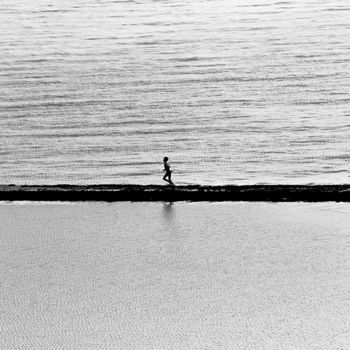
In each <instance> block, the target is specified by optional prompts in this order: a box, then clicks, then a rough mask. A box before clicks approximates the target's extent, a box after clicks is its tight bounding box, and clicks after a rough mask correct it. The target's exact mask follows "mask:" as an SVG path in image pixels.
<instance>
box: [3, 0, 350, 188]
mask: <svg viewBox="0 0 350 350" xmlns="http://www.w3.org/2000/svg"><path fill="white" fill-rule="evenodd" d="M349 16H350V7H349V3H348V0H305V1H298V0H292V1H288V2H283V1H282V2H281V1H272V0H250V1H246V0H237V1H231V0H209V1H204V0H192V1H179V0H174V1H150V0H140V1H109V0H99V1H97V0H92V1H90V0H89V1H87V0H77V1H74V3H73V2H71V1H68V0H60V1H58V0H53V1H50V2H47V1H45V0H36V1H24V0H13V1H11V2H8V1H7V2H5V1H2V2H1V3H0V32H1V51H0V86H1V94H0V115H1V118H0V141H1V142H0V156H1V172H0V182H1V183H18V184H21V183H28V184H29V183H37V184H51V183H140V184H147V183H161V177H162V169H161V168H162V167H161V162H162V159H163V157H164V156H165V155H167V156H169V157H170V158H171V159H172V165H173V170H174V174H173V176H174V180H175V182H177V183H183V184H186V183H202V184H225V183H238V184H239V183H241V184H243V183H261V182H265V183H266V182H268V183H296V182H299V183H311V182H313V183H341V182H348V178H347V174H348V166H347V164H348V161H349V155H348V149H349V123H348V119H349V111H348V105H349V102H350V94H349V86H350V75H349V71H350V69H349V68H350V67H349V62H350V58H349V52H350V51H349V36H350V27H349V20H348V19H349Z"/></svg>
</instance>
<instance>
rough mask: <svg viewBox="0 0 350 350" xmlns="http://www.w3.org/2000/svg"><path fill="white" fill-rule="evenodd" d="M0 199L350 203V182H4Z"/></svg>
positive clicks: (0, 191) (1, 186) (0, 187)
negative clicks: (159, 183) (165, 184)
mask: <svg viewBox="0 0 350 350" xmlns="http://www.w3.org/2000/svg"><path fill="white" fill-rule="evenodd" d="M0 200H1V201H72V202H78V201H105V202H118V201H135V202H136V201H138V202H139V201H171V202H175V201H212V202H218V201H272V202H297V201H305V202H324V201H338V202H350V185H247V186H235V185H225V186H200V185H189V186H176V187H170V186H160V185H109V184H108V185H64V184H62V185H50V186H42V185H40V186H29V185H28V186H27V185H0Z"/></svg>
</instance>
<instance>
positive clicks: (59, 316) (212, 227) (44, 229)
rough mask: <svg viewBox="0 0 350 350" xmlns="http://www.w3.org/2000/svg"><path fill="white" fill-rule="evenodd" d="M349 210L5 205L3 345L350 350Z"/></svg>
mask: <svg viewBox="0 0 350 350" xmlns="http://www.w3.org/2000/svg"><path fill="white" fill-rule="evenodd" d="M349 209H350V205H349V204H348V203H345V204H344V203H342V204H339V203H338V204H334V203H333V204H332V203H322V204H306V203H283V204H281V203H279V204H268V203H218V204H214V203H176V204H174V205H173V206H167V205H165V204H162V203H113V204H92V203H79V204H63V203H61V204H57V203H56V204H51V205H50V204H47V203H45V204H42V203H36V204H35V203H21V204H18V203H11V204H8V203H0V222H1V228H2V229H1V231H0V240H1V248H0V249H1V254H0V273H1V288H0V310H1V312H0V329H1V332H0V348H1V349H2V350H13V349H35V350H36V349H45V350H46V349H67V350H68V349H73V350H76V349H82V350H86V349H91V350H92V349H94V350H97V349H98V350H99V349H111V350H112V349H113V350H114V349H123V350H124V349H127V350H129V349H130V350H156V349H161V350H174V349H176V350H188V349H196V350H204V349H213V350H227V349H232V350H236V349H237V350H241V349H245V350H281V349H283V350H296V349H298V350H340V349H344V350H345V349H349V344H350V332H349V329H350V318H349V288H350V281H349V273H350V236H349Z"/></svg>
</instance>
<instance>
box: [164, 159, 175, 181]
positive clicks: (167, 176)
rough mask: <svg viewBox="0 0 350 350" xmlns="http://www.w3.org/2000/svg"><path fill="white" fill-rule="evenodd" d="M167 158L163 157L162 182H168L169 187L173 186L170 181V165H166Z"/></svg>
mask: <svg viewBox="0 0 350 350" xmlns="http://www.w3.org/2000/svg"><path fill="white" fill-rule="evenodd" d="M168 160H169V158H168V157H164V159H163V162H164V170H163V171H165V175H164V176H163V180H164V181H166V182H169V183H170V185H172V186H174V183H173V182H172V181H171V170H170V165H169V163H168Z"/></svg>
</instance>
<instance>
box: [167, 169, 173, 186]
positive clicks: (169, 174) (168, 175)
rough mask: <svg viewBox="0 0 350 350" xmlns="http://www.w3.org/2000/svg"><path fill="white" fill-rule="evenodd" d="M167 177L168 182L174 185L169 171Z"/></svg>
mask: <svg viewBox="0 0 350 350" xmlns="http://www.w3.org/2000/svg"><path fill="white" fill-rule="evenodd" d="M168 177H169V183H170V184H171V185H174V183H173V182H172V181H171V171H170V172H169V174H168Z"/></svg>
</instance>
